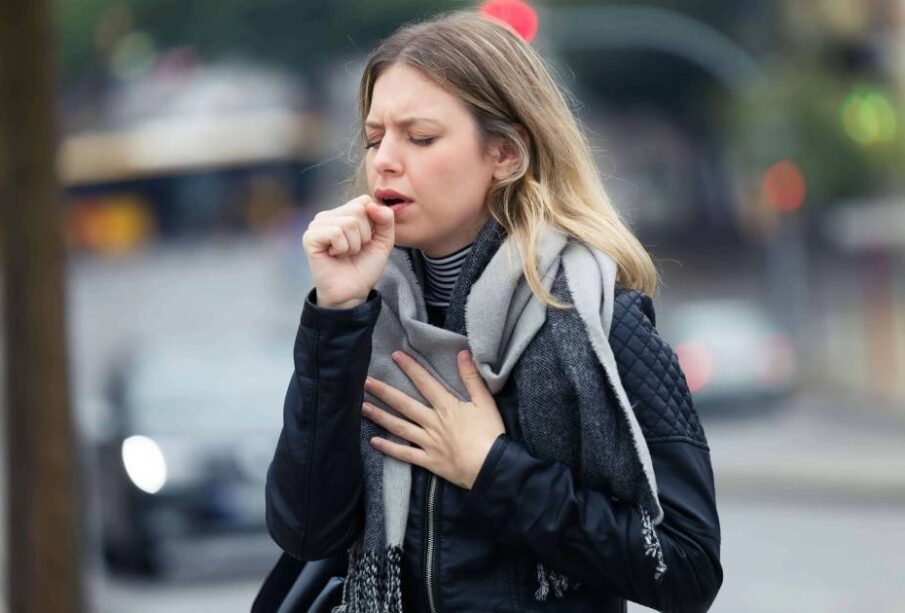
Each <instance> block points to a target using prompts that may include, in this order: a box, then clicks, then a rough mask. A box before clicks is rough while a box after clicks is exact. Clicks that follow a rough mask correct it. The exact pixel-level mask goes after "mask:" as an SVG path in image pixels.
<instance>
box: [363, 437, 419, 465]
mask: <svg viewBox="0 0 905 613" xmlns="http://www.w3.org/2000/svg"><path fill="white" fill-rule="evenodd" d="M371 445H373V446H374V448H375V449H377V450H378V451H380V452H381V453H383V454H386V455H388V456H390V457H393V458H396V459H397V460H399V461H401V462H408V463H409V464H416V465H418V466H420V467H422V468H424V469H427V470H430V456H428V455H427V452H425V451H424V450H423V449H418V448H417V447H412V446H411V445H400V444H399V443H394V442H392V441H388V440H387V439H385V438H380V437H379V436H375V437H372V438H371Z"/></svg>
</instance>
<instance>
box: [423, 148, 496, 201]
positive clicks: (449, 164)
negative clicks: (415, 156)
mask: <svg viewBox="0 0 905 613" xmlns="http://www.w3.org/2000/svg"><path fill="white" fill-rule="evenodd" d="M421 170H422V172H420V173H419V175H420V178H421V181H422V183H425V185H424V186H425V187H426V188H428V189H431V191H433V192H434V193H437V192H440V191H441V190H442V192H445V193H447V194H456V196H455V198H456V199H461V198H463V197H465V198H468V199H469V200H474V199H480V200H481V201H482V202H483V196H484V194H485V193H486V192H487V188H488V187H489V183H490V181H489V175H488V170H487V168H485V167H484V165H483V164H482V162H481V158H480V157H478V156H477V155H476V154H469V155H463V154H462V150H461V149H458V150H457V149H451V150H446V151H439V150H438V151H437V155H433V156H431V157H430V158H429V159H425V160H424V164H423V165H422V167H421Z"/></svg>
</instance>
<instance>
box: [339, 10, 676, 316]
mask: <svg viewBox="0 0 905 613" xmlns="http://www.w3.org/2000/svg"><path fill="white" fill-rule="evenodd" d="M394 64H404V65H407V66H410V67H412V68H416V69H418V70H419V71H421V72H422V73H423V74H424V75H425V76H427V77H428V78H430V79H432V80H433V81H434V82H435V83H437V84H438V85H440V86H441V87H443V88H444V89H445V90H447V91H449V92H450V93H452V94H454V95H456V96H457V97H458V98H459V99H460V100H462V102H464V103H465V105H466V107H467V108H468V109H469V110H470V112H471V114H472V116H473V117H474V119H475V120H476V122H477V125H478V128H479V134H480V139H481V144H482V146H483V147H485V150H486V147H487V145H488V143H489V142H490V141H491V139H493V138H496V139H502V140H503V142H508V143H511V144H512V145H514V146H515V147H516V148H517V149H518V152H519V155H520V160H521V163H520V166H519V167H518V170H517V171H516V172H515V173H514V174H512V175H511V176H510V177H508V178H506V179H503V180H499V181H494V182H493V183H492V185H491V188H490V189H489V190H488V193H487V199H486V202H485V205H486V207H487V210H488V213H489V214H490V215H491V216H492V217H493V218H494V219H495V220H496V221H497V222H498V223H499V224H500V225H501V226H502V227H503V228H504V229H505V230H506V232H507V233H508V235H509V236H511V237H512V238H513V240H514V242H515V244H516V245H517V247H518V249H519V252H520V255H521V256H522V262H523V263H524V264H523V269H524V272H525V277H526V279H527V281H528V284H529V286H530V287H531V290H532V291H533V292H534V293H535V295H537V296H538V297H539V298H541V299H542V300H543V301H544V302H545V303H546V304H548V305H550V306H553V307H556V308H564V307H567V306H568V305H564V304H562V303H560V302H559V301H557V300H556V299H555V298H554V297H553V296H552V295H551V294H550V293H549V292H548V291H546V290H545V289H544V287H543V285H542V283H541V274H540V271H539V270H538V267H537V247H536V244H537V237H538V233H539V231H540V229H541V227H542V225H543V224H544V223H549V224H550V225H552V226H553V227H556V228H558V229H560V230H562V231H563V232H565V233H566V234H567V235H569V236H571V237H573V238H575V239H576V240H579V241H582V242H583V243H584V244H587V245H589V246H593V247H596V248H598V249H600V250H601V251H603V252H604V253H606V254H607V255H609V256H610V257H611V258H612V259H613V260H614V261H615V262H616V265H617V270H618V273H617V280H618V281H619V282H620V283H621V284H622V285H624V286H626V287H628V288H632V289H638V290H641V291H644V292H645V293H647V294H648V295H650V296H653V295H654V294H655V293H656V291H657V285H658V280H659V276H658V273H657V270H656V268H655V267H654V264H653V261H652V260H651V257H650V255H649V254H648V252H647V251H646V250H645V248H644V247H643V246H642V245H641V243H640V241H638V239H637V238H636V237H635V236H634V235H633V234H632V232H631V230H630V229H629V228H628V226H627V225H626V224H625V222H624V221H623V219H622V217H621V216H620V213H619V212H618V211H617V210H616V208H615V207H614V206H613V203H612V202H611V200H610V197H609V196H608V194H607V193H606V191H605V189H604V187H603V183H602V181H601V178H600V175H599V174H598V171H597V167H596V164H595V163H594V159H593V156H592V154H591V149H590V147H589V145H588V141H587V139H586V137H585V135H584V133H583V132H582V130H581V128H580V127H579V125H578V122H577V120H576V118H575V116H574V115H573V114H572V111H571V110H570V108H569V105H568V103H567V102H566V98H565V96H564V94H563V91H562V90H561V89H560V88H559V86H558V85H557V84H556V82H555V81H554V80H553V78H552V77H551V74H550V72H549V70H548V69H547V66H546V63H545V62H544V60H543V58H542V57H541V56H540V54H538V53H537V52H536V51H535V50H534V49H533V48H532V47H531V46H530V45H529V44H527V43H526V42H525V41H524V40H523V39H522V38H521V37H520V36H519V35H518V34H517V33H515V32H514V31H513V30H512V29H510V28H509V27H508V26H506V25H504V24H502V23H500V22H497V21H495V20H492V19H488V18H485V17H482V16H481V15H479V14H477V13H473V12H464V11H460V12H454V13H446V14H442V15H440V16H437V17H433V18H431V19H429V20H426V21H422V22H416V23H411V24H408V25H405V26H403V27H401V28H400V29H399V30H397V31H396V32H395V33H394V34H392V35H391V36H390V37H388V38H386V39H385V40H384V41H382V42H381V43H380V45H378V46H377V47H376V48H375V49H374V50H373V51H372V53H371V54H370V56H369V57H368V60H367V63H366V64H365V68H364V73H363V74H362V77H361V83H360V87H359V98H358V108H359V114H360V117H361V121H362V124H363V122H364V121H365V118H366V117H367V115H368V112H369V111H370V108H371V101H372V95H373V91H374V84H375V82H376V81H377V79H378V78H379V77H380V75H381V74H382V73H383V72H384V71H385V70H386V69H388V68H389V67H391V66H393V65H394ZM518 126H522V127H523V128H524V132H525V133H526V136H527V141H528V142H526V140H525V139H523V137H522V136H521V135H520V132H519V130H518ZM361 138H362V140H366V137H365V133H364V129H363V127H362V130H361ZM359 150H360V151H361V150H362V149H359ZM352 191H353V192H354V193H364V192H367V191H368V190H367V179H366V173H365V166H364V159H363V158H362V159H361V160H360V162H359V165H358V169H357V172H356V173H355V176H354V177H353V180H352Z"/></svg>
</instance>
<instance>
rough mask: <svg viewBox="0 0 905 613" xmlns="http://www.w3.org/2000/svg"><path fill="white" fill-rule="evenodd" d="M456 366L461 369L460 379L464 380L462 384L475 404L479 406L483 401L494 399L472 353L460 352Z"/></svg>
mask: <svg viewBox="0 0 905 613" xmlns="http://www.w3.org/2000/svg"><path fill="white" fill-rule="evenodd" d="M456 364H457V365H458V367H459V377H460V378H461V379H462V383H464V384H465V389H466V390H468V397H469V399H470V400H471V401H472V402H473V403H475V404H478V403H479V402H481V401H484V400H488V399H492V398H493V394H491V393H490V390H489V389H487V383H486V382H485V381H484V377H482V376H481V372H480V371H479V370H478V366H477V364H475V362H474V360H473V359H472V357H471V352H470V351H468V350H465V351H460V352H459V353H458V355H457V356H456Z"/></svg>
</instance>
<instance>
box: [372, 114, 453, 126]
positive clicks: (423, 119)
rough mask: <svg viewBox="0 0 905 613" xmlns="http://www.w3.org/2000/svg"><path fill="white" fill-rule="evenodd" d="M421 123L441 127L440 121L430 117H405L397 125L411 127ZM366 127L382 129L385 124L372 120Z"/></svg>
mask: <svg viewBox="0 0 905 613" xmlns="http://www.w3.org/2000/svg"><path fill="white" fill-rule="evenodd" d="M419 121H421V122H425V123H432V124H436V125H440V122H439V121H437V120H435V119H431V118H430V117H405V118H403V119H400V120H399V121H397V122H396V123H397V124H399V125H400V126H409V125H411V124H413V123H417V122H419ZM365 127H366V128H382V127H383V124H382V123H380V122H379V121H373V120H371V121H366V122H365Z"/></svg>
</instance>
